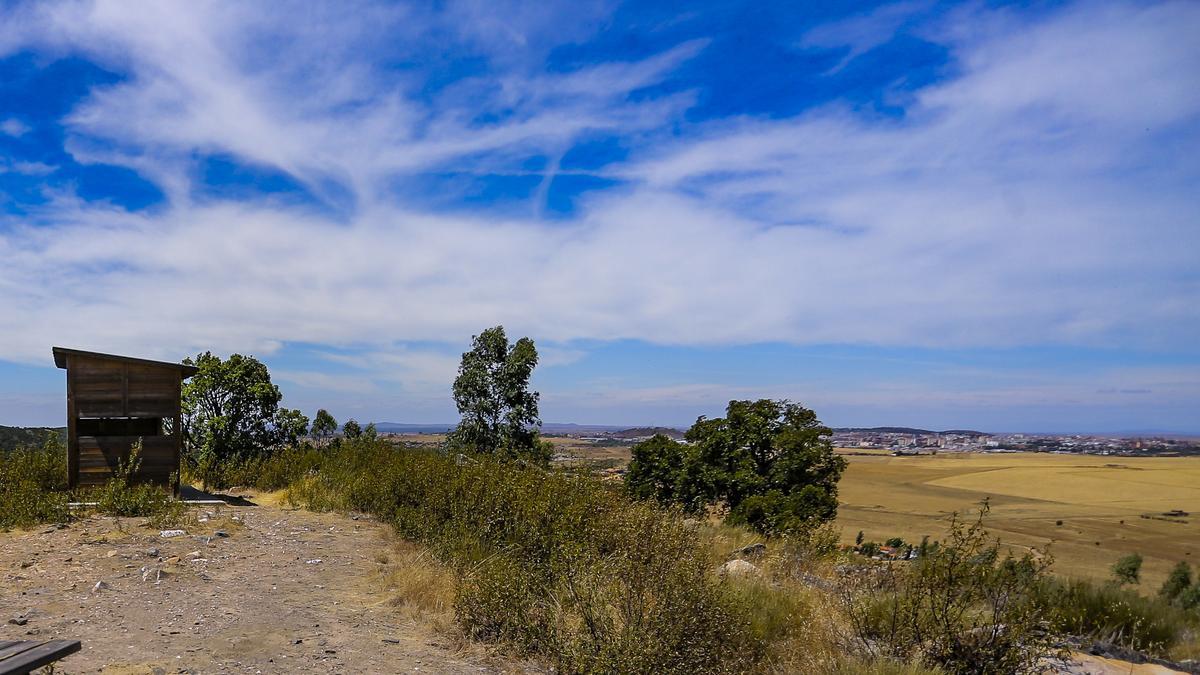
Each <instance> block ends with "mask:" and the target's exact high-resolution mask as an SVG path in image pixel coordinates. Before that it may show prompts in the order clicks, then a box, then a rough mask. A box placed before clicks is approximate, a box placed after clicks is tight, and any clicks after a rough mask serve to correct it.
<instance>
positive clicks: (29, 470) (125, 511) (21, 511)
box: [0, 434, 186, 529]
mask: <svg viewBox="0 0 1200 675" xmlns="http://www.w3.org/2000/svg"><path fill="white" fill-rule="evenodd" d="M140 451H141V449H140V446H138V445H135V446H134V448H132V451H131V453H130V456H129V458H128V459H127V460H124V461H122V462H120V463H119V465H118V467H117V469H116V471H114V472H113V478H112V479H111V480H110V481H108V482H107V483H105V484H104V485H103V486H100V487H96V488H91V489H87V490H80V491H78V492H72V491H70V490H68V489H67V450H66V447H65V446H64V445H63V442H62V440H61V438H60V437H59V436H58V435H57V434H56V435H52V436H49V437H48V438H47V440H46V442H45V444H44V445H42V446H41V447H24V448H17V449H15V450H11V451H8V452H6V453H5V454H4V455H3V457H2V461H0V529H8V528H13V527H31V526H33V525H37V524H39V523H61V522H66V521H67V520H70V519H71V516H72V512H71V510H70V508H68V504H70V503H71V502H86V503H91V504H94V506H93V507H92V510H93V511H95V512H97V513H103V514H105V515H111V516H117V517H136V516H149V517H152V518H153V519H154V524H155V525H156V526H157V525H164V526H166V525H170V524H172V523H176V522H179V521H180V520H181V519H182V518H183V515H184V512H185V511H186V507H185V506H184V505H183V504H182V503H181V502H178V501H176V500H175V499H172V498H171V495H170V494H169V493H168V492H166V491H165V490H164V489H163V488H162V487H161V486H156V485H146V484H139V483H137V482H136V481H134V480H133V476H134V475H135V474H136V473H137V469H138V465H139V463H140V458H139V455H140Z"/></svg>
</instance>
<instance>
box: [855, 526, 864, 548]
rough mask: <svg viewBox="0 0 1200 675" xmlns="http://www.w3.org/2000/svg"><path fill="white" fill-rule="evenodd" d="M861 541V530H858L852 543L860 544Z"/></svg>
mask: <svg viewBox="0 0 1200 675" xmlns="http://www.w3.org/2000/svg"><path fill="white" fill-rule="evenodd" d="M862 543H863V531H862V530H859V531H858V534H857V535H855V536H854V545H855V546H861V545H862Z"/></svg>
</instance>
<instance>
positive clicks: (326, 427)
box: [312, 408, 338, 439]
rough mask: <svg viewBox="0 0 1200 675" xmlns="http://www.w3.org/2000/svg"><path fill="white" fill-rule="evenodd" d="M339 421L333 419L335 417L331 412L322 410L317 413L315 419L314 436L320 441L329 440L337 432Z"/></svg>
mask: <svg viewBox="0 0 1200 675" xmlns="http://www.w3.org/2000/svg"><path fill="white" fill-rule="evenodd" d="M337 428H338V423H337V420H335V419H333V415H330V414H329V411H328V410H326V409H324V408H321V409H320V410H318V411H317V415H316V417H314V418H313V425H312V434H313V436H316V437H317V438H320V439H326V438H329V437H330V436H332V435H333V434H334V432H336V431H337Z"/></svg>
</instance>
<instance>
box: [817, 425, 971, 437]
mask: <svg viewBox="0 0 1200 675" xmlns="http://www.w3.org/2000/svg"><path fill="white" fill-rule="evenodd" d="M834 431H836V432H838V433H875V434H912V435H913V436H932V435H933V434H958V435H960V436H991V434H989V433H987V432H985V431H972V430H970V429H947V430H946V431H930V430H929V429H915V428H913V427H836V428H834Z"/></svg>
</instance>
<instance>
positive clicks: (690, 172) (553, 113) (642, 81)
mask: <svg viewBox="0 0 1200 675" xmlns="http://www.w3.org/2000/svg"><path fill="white" fill-rule="evenodd" d="M47 7H50V6H47ZM270 7H274V5H254V4H251V5H244V4H228V5H210V4H204V3H189V4H183V5H170V6H169V7H168V6H160V5H146V6H142V7H140V8H139V9H138V10H137V11H130V10H129V6H128V5H127V4H125V3H106V2H100V3H95V4H75V3H73V4H63V5H55V6H53V7H50V8H49V9H46V10H44V11H40V12H33V13H31V12H30V11H24V13H23V14H22V15H21V17H19V18H20V20H21V22H22V23H20V25H19V26H18V28H19V29H20V30H23V31H25V32H26V33H27V34H28V36H27V37H23V38H21V39H22V40H24V42H20V41H19V40H18V39H17V38H15V37H13V33H12V32H11V31H15V30H17V29H15V28H11V25H12V24H10V32H9V33H7V34H4V35H0V46H3V45H6V44H8V45H14V44H18V43H19V44H37V45H40V46H42V47H44V48H47V49H56V50H61V51H64V52H66V51H80V52H83V53H85V54H87V55H88V56H89V57H90V58H95V59H99V60H102V61H103V62H105V63H106V64H108V65H109V67H112V68H114V69H117V70H120V71H122V72H127V73H128V74H129V77H128V78H127V79H126V80H124V81H122V82H121V83H118V84H115V85H110V86H107V87H104V88H99V89H96V90H94V91H93V92H92V93H91V95H90V96H89V97H88V99H87V100H86V101H85V102H84V103H83V104H81V105H80V106H79V107H78V108H77V109H76V110H75V111H74V112H73V113H72V114H71V115H70V116H69V117H68V118H67V125H68V130H69V133H70V139H71V140H70V144H69V146H68V147H69V149H70V150H71V151H72V152H73V153H75V155H76V157H77V159H79V160H81V161H105V162H115V163H124V164H127V165H130V166H133V167H136V168H137V170H139V171H140V172H142V174H143V175H145V176H147V177H148V178H150V179H151V180H154V181H155V182H156V183H157V184H159V185H160V186H161V187H163V189H164V190H165V191H166V193H167V195H168V203H167V204H165V205H163V206H162V207H159V208H156V209H153V210H150V211H147V212H141V213H126V212H124V211H121V210H119V209H116V208H113V207H108V206H97V205H95V204H88V203H82V202H80V201H79V200H77V199H75V198H73V197H72V196H71V195H69V194H67V195H56V196H55V198H54V199H53V200H52V201H51V202H50V203H48V204H46V205H44V206H43V207H40V208H39V209H36V210H34V211H33V212H32V213H30V215H29V216H27V217H24V218H22V219H20V220H18V219H14V218H11V217H10V218H9V219H8V222H7V223H6V225H5V226H4V227H0V259H2V260H4V261H5V264H4V265H3V266H0V289H3V293H2V294H0V315H2V316H6V317H10V318H11V319H14V320H16V321H17V322H18V323H19V325H21V326H22V327H23V328H22V330H21V331H19V332H5V333H3V334H0V358H3V359H9V360H19V361H36V362H40V361H43V360H44V359H45V355H46V354H45V352H46V346H47V345H49V344H69V345H72V346H78V347H85V348H86V347H90V348H96V349H102V350H109V351H118V352H121V351H131V352H135V353H142V354H147V355H161V356H167V357H171V358H177V357H178V355H179V354H180V353H191V352H194V351H196V350H198V349H213V350H215V351H235V350H237V351H252V352H255V353H270V352H271V351H272V350H273V349H274V348H276V347H277V346H278V345H279V343H280V342H282V341H299V342H307V343H316V344H327V345H333V346H346V345H355V346H358V347H360V348H362V349H365V350H366V351H368V352H371V353H372V354H373V355H374V356H373V357H372V358H374V359H376V361H375V362H377V363H390V364H391V365H392V366H393V367H394V368H395V372H397V373H401V374H402V375H401V376H402V377H404V378H407V379H410V380H412V381H413V382H422V381H425V382H438V383H439V385H440V386H444V383H445V382H446V381H448V380H447V375H448V374H449V375H451V376H452V373H453V365H455V364H456V363H457V353H451V352H447V353H441V352H430V353H428V354H425V353H412V352H404V351H401V352H399V353H391V354H390V355H388V351H389V350H391V349H393V348H394V347H393V346H394V345H395V344H397V343H398V342H404V341H431V342H434V343H440V344H455V345H459V344H461V343H463V342H464V340H465V338H466V337H467V336H469V335H471V334H473V333H476V332H478V331H479V330H480V329H481V328H483V327H486V326H489V325H495V324H497V323H503V324H504V325H505V326H506V327H508V328H509V330H510V332H512V333H515V334H521V335H525V334H528V335H531V336H532V337H534V338H535V339H538V340H539V341H541V340H548V341H553V342H556V343H559V344H566V345H569V344H570V343H571V342H572V341H573V340H578V339H585V338H586V339H601V340H605V339H618V338H636V339H642V340H648V341H653V342H660V343H672V344H730V343H752V342H759V341H784V342H792V343H830V342H840V343H859V344H889V345H929V346H948V345H969V346H979V345H1021V344H1046V343H1065V344H1088V345H1113V344H1118V345H1124V346H1167V347H1173V346H1175V347H1177V346H1188V345H1194V344H1195V343H1196V340H1197V338H1200V310H1198V305H1197V303H1196V302H1195V299H1196V298H1198V297H1200V281H1197V278H1196V277H1195V275H1194V274H1189V273H1186V272H1181V270H1188V269H1191V267H1192V266H1194V252H1195V251H1196V250H1197V249H1198V248H1200V227H1198V219H1200V214H1198V213H1197V207H1196V204H1195V197H1194V187H1195V185H1196V182H1197V178H1198V177H1200V170H1198V168H1197V166H1196V164H1195V160H1194V157H1195V152H1194V151H1195V149H1196V147H1197V116H1198V114H1200V87H1197V86H1195V85H1196V79H1195V73H1197V72H1200V46H1197V43H1196V41H1195V40H1192V39H1189V38H1188V36H1191V35H1195V34H1197V33H1200V8H1198V7H1197V6H1196V5H1194V4H1165V5H1156V6H1148V7H1143V6H1140V5H1120V6H1115V5H1114V6H1110V7H1106V8H1105V9H1104V11H1090V10H1087V11H1085V10H1084V9H1066V10H1061V11H1058V12H1055V13H1053V14H1051V15H1049V16H1048V17H1046V18H1043V19H1039V20H1037V21H1036V22H1035V23H1032V24H1029V25H1025V24H1020V25H1017V26H1015V27H1014V25H1013V24H1012V22H1011V17H1008V16H1007V15H1005V16H1001V17H999V18H998V17H996V16H995V15H992V14H988V13H973V14H968V15H961V16H960V17H959V19H958V21H959V23H951V24H948V25H945V26H942V27H941V28H940V29H939V30H940V32H939V33H937V34H935V35H931V36H930V38H931V39H939V40H941V41H943V42H944V43H945V44H946V45H947V47H948V48H949V49H950V50H951V54H952V55H953V58H954V59H955V62H956V65H957V68H958V75H956V76H955V77H954V78H953V79H951V80H948V81H945V82H942V83H940V84H937V85H933V86H930V87H928V88H926V89H923V90H920V91H918V92H916V94H915V96H914V97H913V100H912V101H911V103H910V104H909V106H908V107H907V109H906V110H905V115H904V116H903V117H902V118H878V117H873V116H871V115H870V114H867V113H862V112H855V111H849V110H845V109H842V108H839V107H836V106H830V107H827V108H824V109H820V110H814V111H809V112H807V113H805V114H803V115H801V116H799V117H795V118H790V119H777V120H750V119H734V120H728V121H724V122H714V123H709V124H694V125H690V126H686V130H685V132H684V133H681V134H679V136H678V138H677V139H675V140H666V139H664V138H661V137H660V136H659V132H660V131H661V130H662V129H664V128H669V127H670V126H671V125H673V124H679V123H681V122H680V120H681V113H682V112H683V110H684V109H685V108H686V107H687V106H688V105H689V103H690V102H691V101H692V95H691V94H688V93H684V94H678V95H673V96H668V97H663V98H659V99H655V98H652V97H637V98H636V99H631V98H630V97H629V96H628V94H629V93H630V92H631V91H632V90H635V89H638V88H641V87H644V86H646V85H647V84H652V83H654V82H657V81H659V80H661V79H663V78H665V77H667V76H668V75H669V73H670V72H671V71H672V69H674V68H676V67H677V66H678V65H679V64H680V63H682V62H683V61H684V60H686V59H688V58H691V57H692V56H694V55H695V54H696V53H697V52H698V50H701V49H703V48H704V47H705V45H704V43H687V44H683V45H680V46H678V47H676V48H675V49H673V50H669V51H667V52H665V53H664V54H661V55H659V56H656V57H652V58H649V59H646V60H643V61H637V62H629V63H610V64H600V65H597V66H593V67H589V68H583V69H580V70H576V71H572V72H565V73H564V72H555V73H548V72H537V71H532V72H531V69H530V68H531V67H530V66H529V64H525V63H517V64H516V65H513V63H514V61H513V60H512V59H509V58H505V57H504V56H503V54H508V53H509V52H508V51H506V50H511V49H514V47H512V46H511V45H519V44H522V43H523V42H522V41H525V42H528V40H530V39H534V38H536V40H546V39H549V38H547V37H545V35H544V33H541V32H538V31H537V30H532V29H531V31H530V32H528V33H527V34H526V33H523V32H520V31H518V33H517V34H515V35H514V36H510V37H506V38H504V39H503V40H500V39H499V38H497V41H487V42H486V44H484V45H483V46H482V47H480V49H483V50H484V52H485V53H487V54H489V55H491V57H490V58H492V59H493V60H494V62H495V63H498V64H504V65H505V67H506V68H507V70H504V71H503V72H501V73H499V74H497V75H495V76H479V77H476V78H471V79H468V80H466V81H464V82H462V83H460V84H459V85H457V86H455V87H450V88H448V89H446V90H444V91H440V92H437V93H434V94H432V95H428V96H426V95H421V94H419V92H418V87H417V84H418V82H416V80H414V79H413V77H412V76H409V75H403V74H401V75H396V74H394V73H390V72H387V71H385V70H383V69H381V68H379V67H377V65H376V64H375V63H373V62H371V61H368V60H365V57H363V56H362V54H363V53H365V52H366V51H367V50H358V49H356V48H355V46H356V44H357V43H359V42H367V43H370V44H371V45H373V46H378V45H380V44H382V43H383V41H384V39H385V37H386V36H388V35H393V39H392V40H390V41H388V42H387V44H388V45H390V47H388V48H389V49H392V50H393V52H392V53H390V54H389V55H390V56H394V57H396V58H402V57H405V56H411V54H412V53H414V52H416V51H419V50H422V49H428V48H429V47H430V43H429V39H430V38H428V37H427V36H425V35H424V34H423V31H424V30H426V29H428V28H429V27H430V26H431V24H430V21H431V19H429V18H428V17H423V16H418V15H414V14H412V13H411V12H407V11H404V10H386V9H384V10H378V11H373V12H368V13H367V14H366V15H362V16H356V15H353V14H354V13H347V14H346V15H342V14H338V15H337V16H322V17H319V18H321V19H322V21H324V20H325V19H328V20H329V21H330V23H329V24H328V28H327V29H326V30H317V29H316V27H315V22H314V24H312V25H309V24H307V23H294V22H285V21H281V20H280V16H279V15H275V14H269V13H268V14H262V13H263V12H269V11H270V10H269V9H268V8H270ZM279 11H280V12H281V13H282V14H288V13H290V12H291V11H292V10H290V9H287V8H284V9H282V10H279ZM464 11H466V10H464ZM964 24H967V25H966V26H965V27H964ZM436 25H437V26H440V28H439V30H446V28H445V26H444V24H436ZM578 30H583V29H578ZM389 31H395V32H394V34H392V33H389ZM584 33H586V31H584ZM580 34H583V33H580ZM522 36H524V37H522ZM531 36H532V37H531ZM538 36H540V37H538ZM437 37H438V38H439V39H441V37H444V36H443V35H442V34H441V33H439V34H438V35H437ZM464 39H478V38H477V36H476V37H471V36H468V38H464ZM864 39H865V38H864ZM867 42H870V41H869V40H868V41H867ZM862 44H867V43H862ZM497 54H501V56H497ZM481 114H490V115H491V117H490V118H488V121H480V115H481ZM595 130H607V131H608V132H611V133H618V134H622V135H624V136H625V137H628V138H636V139H638V143H637V144H635V150H634V153H633V156H632V158H631V159H630V160H629V161H628V162H627V163H625V164H624V165H623V166H620V167H615V168H613V169H610V170H609V173H610V175H616V176H621V177H623V178H625V179H627V180H628V181H629V184H628V185H626V186H625V187H623V188H621V189H620V190H617V191H612V192H609V193H605V194H603V195H601V196H598V197H595V198H593V199H590V200H588V201H587V202H586V204H585V207H584V208H583V210H582V213H581V215H580V216H579V217H577V218H575V219H573V220H569V221H566V222H555V223H544V222H540V221H538V220H536V219H532V218H531V219H517V218H508V219H498V218H496V217H489V216H486V215H461V214H435V213H429V212H426V211H423V210H422V209H420V208H419V207H416V206H412V205H409V204H405V203H402V202H400V201H398V199H397V198H396V197H395V196H394V194H393V193H392V190H391V188H392V186H394V185H395V184H396V183H397V182H402V181H403V180H404V179H405V177H407V176H409V175H411V174H414V173H420V172H426V171H437V170H442V169H444V168H446V167H452V168H453V169H454V170H456V171H467V172H470V171H491V170H498V169H500V168H512V167H513V166H514V165H516V164H518V163H519V159H520V158H522V157H527V156H530V155H536V154H539V153H547V154H554V153H557V152H562V151H563V150H565V149H566V148H567V147H569V146H570V144H571V143H573V142H574V141H576V140H578V139H580V138H581V137H584V136H585V135H586V134H588V133H591V132H593V131H595ZM1188 149H1190V150H1191V152H1188V151H1187V150H1188ZM213 152H222V153H229V154H232V155H235V156H237V157H239V158H242V159H244V160H246V161H252V162H255V163H260V164H264V165H269V166H273V167H277V168H279V169H281V170H284V171H287V172H289V173H291V174H292V175H294V176H296V177H298V178H299V179H300V180H301V181H303V182H304V183H305V184H306V185H308V186H309V187H310V188H311V189H312V190H313V191H314V192H316V193H317V194H318V195H323V196H327V197H329V198H330V199H331V200H332V201H335V202H337V203H342V202H341V201H339V200H338V198H337V197H336V193H337V190H335V189H334V188H331V187H330V186H331V185H333V184H339V185H344V186H345V187H346V189H347V190H348V192H349V194H350V195H351V196H352V197H351V199H350V202H351V204H352V205H351V206H347V207H345V208H341V209H337V211H338V213H337V214H336V215H335V216H328V215H326V214H324V213H321V212H316V211H314V210H313V209H310V208H299V207H287V206H281V205H279V204H277V203H271V202H269V201H259V202H254V201H249V202H241V203H235V202H229V201H211V200H210V201H205V202H197V201H195V200H194V199H193V195H192V188H193V187H194V185H193V184H192V182H191V181H192V180H193V178H192V173H191V172H190V168H191V164H190V162H192V161H193V160H192V158H193V157H194V156H195V154H197V153H201V154H203V153H213ZM82 336H86V337H82ZM565 354H566V356H570V353H569V351H568V352H565ZM547 356H548V358H547V363H549V362H551V361H553V360H554V358H557V357H551V355H550V354H548V355H547ZM564 358H566V357H565V356H564ZM292 375H293V376H295V377H301V375H299V374H292Z"/></svg>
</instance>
